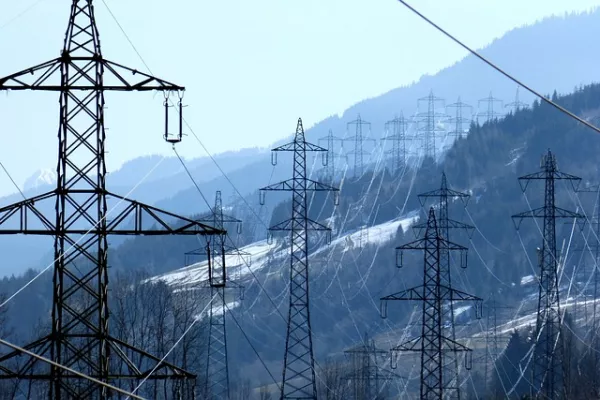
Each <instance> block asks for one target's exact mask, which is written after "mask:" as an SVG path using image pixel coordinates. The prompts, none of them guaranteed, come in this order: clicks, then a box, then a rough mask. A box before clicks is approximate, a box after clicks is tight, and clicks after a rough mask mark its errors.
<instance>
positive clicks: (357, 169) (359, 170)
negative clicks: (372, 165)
mask: <svg viewBox="0 0 600 400" xmlns="http://www.w3.org/2000/svg"><path fill="white" fill-rule="evenodd" d="M352 125H354V127H355V130H354V136H350V137H348V138H346V139H344V141H352V142H354V150H352V151H350V152H348V153H346V155H350V154H351V155H353V156H354V177H355V178H359V177H361V176H362V175H363V173H364V172H365V164H364V157H365V156H369V154H370V153H369V152H367V151H365V150H364V148H363V146H364V143H365V142H373V143H375V139H373V138H371V137H370V134H368V135H364V134H363V126H366V127H368V130H369V132H370V131H371V123H370V122H367V121H365V120H363V119H361V118H360V114H358V117H357V118H356V119H355V120H354V121H350V122H348V124H347V129H349V128H350V127H351V126H352Z"/></svg>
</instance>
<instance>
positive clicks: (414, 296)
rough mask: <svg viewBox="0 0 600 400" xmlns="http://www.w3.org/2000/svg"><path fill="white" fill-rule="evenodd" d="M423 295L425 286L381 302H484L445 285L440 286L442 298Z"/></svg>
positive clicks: (384, 298) (403, 291)
mask: <svg viewBox="0 0 600 400" xmlns="http://www.w3.org/2000/svg"><path fill="white" fill-rule="evenodd" d="M423 293H426V291H425V290H424V286H423V285H421V286H416V287H414V288H410V289H406V290H402V291H400V292H397V293H394V294H391V295H388V296H385V297H382V298H381V299H380V300H381V301H391V300H426V301H433V300H437V299H441V300H449V301H476V302H483V299H482V298H481V297H477V296H473V295H471V294H468V293H465V292H463V291H460V290H457V289H453V288H449V287H447V286H445V285H440V293H443V294H444V295H443V296H441V297H440V295H437V296H433V295H432V296H426V295H424V294H423Z"/></svg>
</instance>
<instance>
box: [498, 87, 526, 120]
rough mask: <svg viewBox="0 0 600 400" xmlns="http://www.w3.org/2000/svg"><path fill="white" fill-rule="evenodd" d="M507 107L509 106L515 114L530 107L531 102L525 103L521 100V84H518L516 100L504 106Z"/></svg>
mask: <svg viewBox="0 0 600 400" xmlns="http://www.w3.org/2000/svg"><path fill="white" fill-rule="evenodd" d="M504 107H505V108H509V109H510V110H511V112H512V113H513V114H515V113H516V112H517V111H519V110H525V109H527V108H529V104H527V103H523V102H522V101H520V100H519V86H517V93H516V94H515V100H514V101H513V102H512V103H508V104H506V105H505V106H504Z"/></svg>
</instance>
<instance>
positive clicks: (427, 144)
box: [415, 91, 448, 160]
mask: <svg viewBox="0 0 600 400" xmlns="http://www.w3.org/2000/svg"><path fill="white" fill-rule="evenodd" d="M424 102H426V103H427V111H426V112H420V113H418V114H417V115H416V116H415V122H417V132H418V134H419V136H420V137H421V138H420V139H421V147H422V149H423V155H424V157H430V158H433V159H434V160H437V145H436V137H438V136H442V135H443V134H445V132H446V130H445V129H444V128H442V127H440V126H438V121H441V120H444V121H445V120H447V119H448V116H447V115H446V114H445V113H440V112H437V111H436V108H437V106H436V104H440V106H439V107H442V108H443V107H444V104H445V101H444V99H442V98H439V97H435V96H434V95H433V91H431V92H429V96H426V97H422V98H420V99H418V100H417V106H418V108H419V109H421V107H420V106H421V104H422V103H424Z"/></svg>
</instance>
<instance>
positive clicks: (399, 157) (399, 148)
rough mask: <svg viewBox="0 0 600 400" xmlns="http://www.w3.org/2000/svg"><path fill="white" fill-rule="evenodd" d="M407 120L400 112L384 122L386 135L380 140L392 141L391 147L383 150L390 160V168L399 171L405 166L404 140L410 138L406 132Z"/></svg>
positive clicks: (405, 151)
mask: <svg viewBox="0 0 600 400" xmlns="http://www.w3.org/2000/svg"><path fill="white" fill-rule="evenodd" d="M407 128H408V121H407V120H406V119H405V118H404V115H403V114H402V112H400V116H399V117H398V116H396V117H395V118H394V119H392V120H390V121H388V122H386V123H385V132H386V135H385V136H384V137H382V138H381V141H384V142H385V141H389V142H392V148H391V149H389V150H386V151H385V154H387V155H388V157H390V158H391V160H392V170H393V171H394V172H398V171H400V170H401V169H402V168H404V167H405V166H406V164H407V163H406V159H407V156H408V152H407V150H406V142H407V141H408V140H411V138H410V137H408V134H407Z"/></svg>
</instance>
